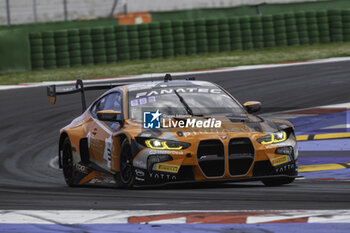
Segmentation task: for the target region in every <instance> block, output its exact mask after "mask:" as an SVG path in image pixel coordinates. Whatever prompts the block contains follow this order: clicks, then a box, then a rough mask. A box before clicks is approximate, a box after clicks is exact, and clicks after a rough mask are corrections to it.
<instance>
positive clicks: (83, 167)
mask: <svg viewBox="0 0 350 233" xmlns="http://www.w3.org/2000/svg"><path fill="white" fill-rule="evenodd" d="M75 168H76V169H77V170H78V171H80V172H81V173H84V174H87V173H88V167H86V166H84V165H81V164H79V163H77V164H75Z"/></svg>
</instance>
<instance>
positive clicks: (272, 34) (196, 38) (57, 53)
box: [0, 0, 350, 84]
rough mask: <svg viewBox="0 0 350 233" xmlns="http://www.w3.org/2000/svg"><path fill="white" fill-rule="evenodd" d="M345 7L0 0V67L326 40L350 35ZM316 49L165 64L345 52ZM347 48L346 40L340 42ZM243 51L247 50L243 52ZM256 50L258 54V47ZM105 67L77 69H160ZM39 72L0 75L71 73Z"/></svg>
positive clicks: (332, 3)
mask: <svg viewBox="0 0 350 233" xmlns="http://www.w3.org/2000/svg"><path fill="white" fill-rule="evenodd" d="M349 8H350V1H348V0H329V1H324V0H236V1H232V0H190V1H189V0H178V1H170V0H99V1H97V0H1V1H0V9H1V11H0V74H3V75H4V74H9V73H18V72H28V71H38V70H52V69H57V68H59V69H60V72H61V71H63V70H64V69H62V68H72V67H81V66H89V65H106V64H116V65H118V64H122V63H123V62H128V61H140V60H143V61H145V62H146V60H150V59H163V58H176V57H184V56H192V55H199V56H200V55H201V54H214V53H222V52H226V53H227V52H239V51H249V50H255V51H260V50H259V49H264V48H277V47H281V48H285V47H288V46H307V45H322V44H326V45H329V46H332V44H333V43H343V42H348V41H350V10H348V9H349ZM302 48H305V47H302ZM328 48H330V47H328ZM323 49H325V48H324V47H323ZM299 50H300V49H299ZM319 50H320V48H319V47H317V48H316V50H315V51H316V52H318V54H317V55H313V56H312V57H310V56H309V57H305V54H309V55H310V54H315V53H311V52H310V51H308V52H305V51H302V52H303V54H300V55H298V56H296V57H292V56H290V57H289V58H288V59H286V58H285V57H284V58H283V57H279V58H276V59H275V60H274V59H266V58H268V57H270V58H273V57H275V55H273V54H260V55H261V58H259V59H256V60H249V61H244V62H241V63H239V62H237V61H231V60H232V56H233V55H236V54H235V53H234V54H229V56H226V57H225V58H222V59H221V60H220V59H216V60H215V61H214V62H213V61H207V62H204V63H202V64H196V65H195V63H194V61H187V62H184V64H186V66H185V65H184V64H183V65H181V67H182V68H181V67H175V66H174V64H173V66H169V67H167V70H168V71H170V72H174V71H183V70H196V69H209V68H216V67H227V66H231V67H232V66H237V65H250V64H262V63H275V62H288V61H296V60H303V59H317V58H326V57H334V56H340V55H344V54H343V53H339V52H338V53H335V50H334V49H329V51H327V53H326V54H322V53H320V52H319ZM347 50H348V49H347V47H346V48H342V49H341V51H347ZM263 51H265V50H263ZM295 51H297V50H295ZM286 54H291V53H290V52H286ZM244 55H247V56H244V58H247V57H248V55H249V53H247V54H244ZM251 55H252V54H251ZM254 55H256V56H257V57H259V56H258V55H259V53H258V52H257V53H255V54H254ZM208 56H209V55H206V57H208ZM210 56H211V55H210ZM217 56H218V57H222V54H221V55H217ZM203 59H204V57H203ZM230 59H231V60H230ZM229 60H230V61H229ZM236 60H240V61H243V60H242V59H236ZM169 61H171V60H169ZM172 62H173V60H172ZM146 63H147V64H148V66H150V65H149V62H146ZM173 63H174V62H173ZM188 64H192V66H188ZM115 67H116V66H115ZM164 67H165V66H164ZM95 68H96V69H97V68H98V66H96V67H95ZM111 69H112V66H109V67H107V68H106V67H103V69H102V70H99V71H97V70H92V71H91V72H90V74H91V75H90V76H89V74H86V73H84V71H82V70H81V71H80V74H82V75H83V76H84V77H86V78H92V77H93V76H95V77H112V76H116V75H130V74H138V73H140V72H145V73H152V72H163V70H162V69H160V68H159V67H158V68H157V67H153V70H146V69H142V71H141V70H140V69H139V68H135V67H134V68H130V70H123V71H122V70H121V69H119V70H113V71H112V70H111ZM107 70H110V71H111V72H109V73H108V72H106V71H107ZM65 71H67V70H65ZM75 71H77V70H75ZM40 74H41V75H43V76H42V77H41V76H38V75H37V74H36V77H32V78H30V75H31V73H30V74H28V76H27V77H28V78H23V77H21V78H19V77H17V78H16V79H13V80H11V78H13V77H8V76H3V75H2V76H0V83H1V84H12V83H21V82H22V83H23V82H33V81H43V80H47V79H50V80H62V79H67V78H68V79H73V77H71V76H69V75H68V76H67V74H61V75H59V77H52V78H48V76H49V75H48V74H47V73H44V72H42V73H40ZM44 74H45V75H44ZM57 74H58V73H57ZM99 74H100V75H99Z"/></svg>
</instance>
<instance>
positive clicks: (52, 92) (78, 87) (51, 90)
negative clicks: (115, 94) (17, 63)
mask: <svg viewBox="0 0 350 233" xmlns="http://www.w3.org/2000/svg"><path fill="white" fill-rule="evenodd" d="M126 84H129V83H115V84H113V83H110V84H101V85H100V84H99V85H89V86H84V83H83V80H81V79H78V80H77V81H76V83H75V87H71V88H64V89H62V90H59V91H57V90H56V85H50V86H48V87H47V96H48V98H49V101H50V104H55V103H56V96H58V95H70V94H75V93H80V94H81V104H82V111H83V112H84V111H85V110H86V100H85V91H93V90H105V89H111V88H114V87H118V86H123V85H126Z"/></svg>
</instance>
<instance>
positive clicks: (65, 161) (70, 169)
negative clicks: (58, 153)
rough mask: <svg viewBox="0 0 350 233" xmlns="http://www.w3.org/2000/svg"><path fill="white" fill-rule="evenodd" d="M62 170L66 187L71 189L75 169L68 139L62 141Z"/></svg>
mask: <svg viewBox="0 0 350 233" xmlns="http://www.w3.org/2000/svg"><path fill="white" fill-rule="evenodd" d="M62 170H63V176H64V180H65V181H66V183H67V185H68V186H70V187H73V186H75V185H76V183H75V181H74V180H75V169H74V164H73V153H72V146H71V143H70V140H69V138H68V137H66V138H65V139H64V142H63V147H62Z"/></svg>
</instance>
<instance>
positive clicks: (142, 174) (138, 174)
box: [135, 169, 145, 177]
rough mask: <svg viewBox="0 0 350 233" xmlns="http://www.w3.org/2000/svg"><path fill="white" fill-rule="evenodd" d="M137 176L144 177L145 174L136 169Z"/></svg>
mask: <svg viewBox="0 0 350 233" xmlns="http://www.w3.org/2000/svg"><path fill="white" fill-rule="evenodd" d="M135 175H136V176H139V177H144V176H145V172H143V171H141V170H140V169H135Z"/></svg>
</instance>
